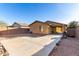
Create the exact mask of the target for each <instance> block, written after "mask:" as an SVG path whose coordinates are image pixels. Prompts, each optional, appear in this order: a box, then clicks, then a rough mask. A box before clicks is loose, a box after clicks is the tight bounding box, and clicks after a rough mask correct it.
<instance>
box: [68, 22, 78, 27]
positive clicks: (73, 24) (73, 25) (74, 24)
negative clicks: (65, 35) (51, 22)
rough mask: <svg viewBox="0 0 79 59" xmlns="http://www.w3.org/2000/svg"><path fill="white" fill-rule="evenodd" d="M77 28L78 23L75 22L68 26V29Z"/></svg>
mask: <svg viewBox="0 0 79 59" xmlns="http://www.w3.org/2000/svg"><path fill="white" fill-rule="evenodd" d="M77 26H78V22H77V21H72V22H70V23H69V25H68V27H69V28H76V27H77Z"/></svg>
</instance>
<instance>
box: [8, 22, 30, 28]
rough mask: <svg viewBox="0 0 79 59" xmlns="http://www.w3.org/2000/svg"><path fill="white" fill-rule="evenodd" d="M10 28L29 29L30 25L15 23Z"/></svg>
mask: <svg viewBox="0 0 79 59" xmlns="http://www.w3.org/2000/svg"><path fill="white" fill-rule="evenodd" d="M8 28H29V27H28V24H25V23H19V22H14V23H13V24H12V25H11V26H8Z"/></svg>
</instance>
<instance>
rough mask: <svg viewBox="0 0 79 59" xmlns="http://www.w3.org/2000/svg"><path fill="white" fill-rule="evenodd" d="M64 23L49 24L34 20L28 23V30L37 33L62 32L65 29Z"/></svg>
mask: <svg viewBox="0 0 79 59" xmlns="http://www.w3.org/2000/svg"><path fill="white" fill-rule="evenodd" d="M65 29H66V28H65V25H60V24H58V25H56V26H50V25H48V24H47V23H42V22H35V23H33V24H31V25H30V31H31V32H32V33H37V34H51V33H62V32H64V31H65Z"/></svg>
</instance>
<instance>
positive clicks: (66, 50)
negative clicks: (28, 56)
mask: <svg viewBox="0 0 79 59" xmlns="http://www.w3.org/2000/svg"><path fill="white" fill-rule="evenodd" d="M49 56H79V39H76V38H67V39H62V41H61V43H60V45H59V46H57V48H55V49H54V50H53V51H52V52H51V53H50V54H49Z"/></svg>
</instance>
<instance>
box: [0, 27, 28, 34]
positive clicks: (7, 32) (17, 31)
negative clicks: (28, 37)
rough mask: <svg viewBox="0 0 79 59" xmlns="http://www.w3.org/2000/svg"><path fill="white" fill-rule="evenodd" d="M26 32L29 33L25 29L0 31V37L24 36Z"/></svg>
mask: <svg viewBox="0 0 79 59" xmlns="http://www.w3.org/2000/svg"><path fill="white" fill-rule="evenodd" d="M28 32H29V29H27V28H17V29H10V30H4V31H0V35H13V34H24V33H28Z"/></svg>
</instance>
